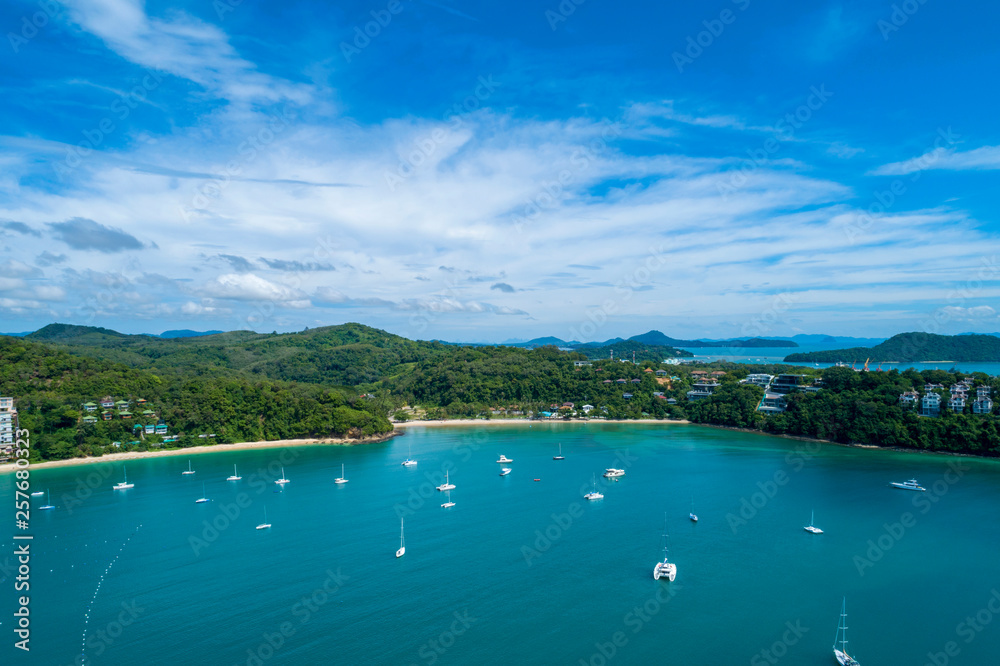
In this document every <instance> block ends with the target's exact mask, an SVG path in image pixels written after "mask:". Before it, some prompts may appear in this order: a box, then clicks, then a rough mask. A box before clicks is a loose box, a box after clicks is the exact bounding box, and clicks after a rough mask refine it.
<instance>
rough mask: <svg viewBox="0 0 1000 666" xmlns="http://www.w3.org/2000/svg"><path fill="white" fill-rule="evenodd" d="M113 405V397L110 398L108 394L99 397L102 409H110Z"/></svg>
mask: <svg viewBox="0 0 1000 666" xmlns="http://www.w3.org/2000/svg"><path fill="white" fill-rule="evenodd" d="M114 406H115V399H114V398H112V397H111V396H110V395H106V396H104V397H103V398H101V407H102V408H103V409H111V408H112V407H114Z"/></svg>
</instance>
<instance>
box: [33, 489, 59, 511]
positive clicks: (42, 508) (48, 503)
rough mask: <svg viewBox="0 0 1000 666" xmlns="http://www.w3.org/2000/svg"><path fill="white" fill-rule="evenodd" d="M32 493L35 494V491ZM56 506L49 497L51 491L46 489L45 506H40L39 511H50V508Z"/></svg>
mask: <svg viewBox="0 0 1000 666" xmlns="http://www.w3.org/2000/svg"><path fill="white" fill-rule="evenodd" d="M31 494H32V495H34V493H31ZM54 508H56V507H55V505H54V504H52V499H51V498H50V497H49V491H48V490H46V491H45V506H40V507H38V510H39V511H48V510H49V509H54Z"/></svg>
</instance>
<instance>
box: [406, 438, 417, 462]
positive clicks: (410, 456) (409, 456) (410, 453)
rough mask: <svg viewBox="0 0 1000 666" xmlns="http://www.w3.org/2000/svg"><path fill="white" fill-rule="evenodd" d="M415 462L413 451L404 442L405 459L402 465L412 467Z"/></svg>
mask: <svg viewBox="0 0 1000 666" xmlns="http://www.w3.org/2000/svg"><path fill="white" fill-rule="evenodd" d="M416 464H417V461H416V460H414V459H413V451H411V450H410V444H409V443H407V444H406V460H404V461H403V467H413V466H414V465H416Z"/></svg>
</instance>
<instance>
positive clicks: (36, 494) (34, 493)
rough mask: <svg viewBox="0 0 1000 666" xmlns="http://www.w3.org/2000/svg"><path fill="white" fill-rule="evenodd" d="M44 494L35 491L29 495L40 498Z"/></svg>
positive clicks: (42, 491)
mask: <svg viewBox="0 0 1000 666" xmlns="http://www.w3.org/2000/svg"><path fill="white" fill-rule="evenodd" d="M44 494H45V491H44V490H36V491H35V492H33V493H31V496H32V497H40V496H42V495H44Z"/></svg>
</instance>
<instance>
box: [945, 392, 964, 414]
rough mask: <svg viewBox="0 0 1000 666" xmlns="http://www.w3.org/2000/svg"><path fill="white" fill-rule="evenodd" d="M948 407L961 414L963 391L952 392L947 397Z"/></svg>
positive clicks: (962, 410) (962, 409)
mask: <svg viewBox="0 0 1000 666" xmlns="http://www.w3.org/2000/svg"><path fill="white" fill-rule="evenodd" d="M948 409H950V410H951V411H953V412H955V413H956V414H961V413H962V412H964V411H965V393H959V392H953V393H952V394H951V397H950V398H949V399H948Z"/></svg>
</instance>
